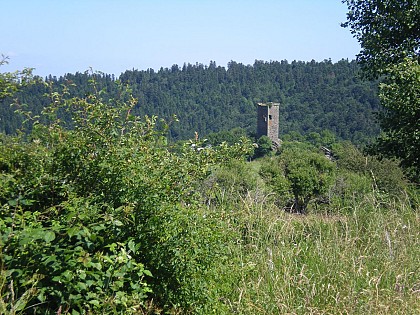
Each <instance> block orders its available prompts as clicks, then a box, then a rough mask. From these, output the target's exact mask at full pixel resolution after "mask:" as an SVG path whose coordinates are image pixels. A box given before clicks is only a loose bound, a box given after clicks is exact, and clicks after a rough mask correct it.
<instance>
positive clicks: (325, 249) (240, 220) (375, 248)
mask: <svg viewBox="0 0 420 315" xmlns="http://www.w3.org/2000/svg"><path fill="white" fill-rule="evenodd" d="M253 200H254V199H252V198H248V199H247V200H243V203H242V206H241V208H238V209H237V211H236V213H235V214H234V216H235V217H236V221H235V225H236V228H238V229H241V233H242V240H241V242H239V243H238V244H233V245H232V246H235V249H232V252H233V253H234V255H235V258H234V259H233V260H234V261H236V262H237V264H238V268H235V273H239V276H238V275H237V274H235V275H234V276H232V280H233V279H236V278H237V277H238V278H239V283H238V284H237V288H236V289H235V290H233V291H232V292H231V295H230V296H228V297H226V300H228V301H229V304H230V305H231V309H230V311H231V313H236V314H416V313H418V312H419V310H420V213H419V211H418V210H419V209H418V208H417V209H413V208H412V206H410V204H409V203H408V200H407V199H405V198H403V199H402V200H399V201H395V200H394V201H392V200H384V198H382V197H381V196H378V195H377V194H375V193H372V194H369V195H367V196H365V198H364V199H363V200H362V201H360V202H358V203H356V204H355V205H353V207H352V208H351V209H346V210H345V211H343V212H344V213H345V214H342V215H341V214H336V215H322V214H312V215H307V216H302V215H293V214H289V213H286V212H284V211H282V210H280V209H278V208H276V207H275V206H274V205H273V204H270V203H264V202H254V201H253Z"/></svg>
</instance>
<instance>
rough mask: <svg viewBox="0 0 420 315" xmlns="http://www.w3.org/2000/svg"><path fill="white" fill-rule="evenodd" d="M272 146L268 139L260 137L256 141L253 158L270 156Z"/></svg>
mask: <svg viewBox="0 0 420 315" xmlns="http://www.w3.org/2000/svg"><path fill="white" fill-rule="evenodd" d="M272 146H273V144H272V141H271V139H270V138H269V137H267V136H261V137H260V138H259V139H258V140H257V146H256V148H255V152H254V158H259V157H263V156H266V155H269V154H271V153H272V152H273V149H272Z"/></svg>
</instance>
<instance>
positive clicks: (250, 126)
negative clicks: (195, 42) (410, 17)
mask: <svg viewBox="0 0 420 315" xmlns="http://www.w3.org/2000/svg"><path fill="white" fill-rule="evenodd" d="M92 76H95V81H96V84H97V88H98V89H104V90H105V91H106V92H107V93H108V97H109V98H114V97H116V94H117V93H118V92H117V91H118V88H117V85H118V84H124V85H129V87H130V88H131V89H132V94H133V95H134V97H136V98H138V103H137V105H136V107H135V109H134V113H135V114H137V115H141V116H143V115H157V116H159V117H161V118H165V119H168V120H170V119H171V117H172V116H173V115H176V116H177V117H178V118H179V121H180V123H174V124H171V126H170V129H169V137H170V138H171V139H172V140H179V139H188V138H192V137H193V136H194V132H196V131H197V132H198V133H199V134H200V135H202V136H205V135H208V134H210V133H215V132H220V131H223V130H230V129H233V128H237V127H240V128H243V129H245V130H246V132H247V133H248V135H252V134H253V133H255V129H256V103H257V102H264V101H275V102H280V104H281V107H280V111H281V115H280V120H281V121H280V126H281V127H280V129H281V130H280V135H284V134H289V133H291V132H292V133H293V132H297V133H299V134H302V135H305V134H308V133H310V132H318V133H320V132H321V131H323V130H330V131H332V132H333V133H334V134H335V135H336V137H337V138H338V139H343V140H351V141H353V142H355V143H361V142H366V141H368V139H370V138H372V137H374V136H376V135H377V134H378V131H379V127H378V125H377V124H376V122H375V118H374V112H376V111H378V110H379V101H378V98H377V96H376V84H375V83H374V82H367V81H363V80H362V79H361V78H359V66H358V65H357V63H356V62H355V61H348V60H341V61H338V62H336V63H333V62H331V61H329V60H325V61H323V62H316V61H311V62H301V61H293V62H291V63H289V62H288V61H286V60H284V61H270V62H264V61H255V63H254V64H253V65H244V64H241V63H237V62H234V61H232V62H230V63H229V64H228V66H227V68H226V67H222V66H217V65H216V63H215V62H210V64H209V65H203V64H195V65H192V64H184V65H183V66H182V67H180V66H178V65H173V66H172V67H171V68H161V69H160V70H158V71H154V70H153V69H148V70H134V69H133V70H128V71H125V72H124V73H122V74H121V75H120V76H119V78H116V77H114V76H113V75H109V74H98V73H95V74H92V73H88V72H86V73H76V74H66V75H64V76H62V77H59V78H57V77H52V76H49V77H47V78H45V80H41V81H44V82H39V83H35V84H32V85H30V86H27V87H26V88H24V89H22V90H21V91H20V92H19V94H18V95H17V99H18V100H19V103H20V104H26V105H27V107H28V108H27V109H29V110H31V111H32V112H33V113H37V112H39V111H40V110H41V108H42V107H43V106H45V105H47V104H48V103H49V102H50V100H49V99H48V98H47V97H46V96H45V94H46V93H47V92H48V88H47V87H46V85H45V82H47V83H49V84H50V88H52V89H59V90H60V92H62V91H63V86H68V92H69V96H84V95H86V94H87V93H89V92H91V91H92V90H91V89H92V87H91V86H90V85H89V82H90V81H91V79H92ZM71 84H74V86H71ZM12 101H13V100H12V99H5V100H3V101H2V102H1V108H0V117H2V119H1V120H0V132H5V133H6V134H11V133H14V132H15V131H16V129H17V128H19V127H20V125H21V122H22V117H19V116H17V115H16V114H14V109H13V107H12V108H11V107H10V106H9V104H10V103H12Z"/></svg>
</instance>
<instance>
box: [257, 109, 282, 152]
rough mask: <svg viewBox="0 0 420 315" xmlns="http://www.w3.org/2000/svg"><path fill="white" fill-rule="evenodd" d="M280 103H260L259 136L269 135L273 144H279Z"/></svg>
mask: <svg viewBox="0 0 420 315" xmlns="http://www.w3.org/2000/svg"><path fill="white" fill-rule="evenodd" d="M279 106H280V103H273V102H269V103H258V118H257V138H260V137H261V136H268V137H269V138H270V139H271V141H272V142H273V144H275V145H278V144H279V142H280V141H279Z"/></svg>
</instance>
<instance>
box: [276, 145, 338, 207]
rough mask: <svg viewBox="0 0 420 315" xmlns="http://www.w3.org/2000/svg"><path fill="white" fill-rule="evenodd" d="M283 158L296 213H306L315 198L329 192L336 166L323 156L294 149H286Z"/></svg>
mask: <svg viewBox="0 0 420 315" xmlns="http://www.w3.org/2000/svg"><path fill="white" fill-rule="evenodd" d="M281 156H282V158H283V159H284V163H285V176H286V178H287V179H288V181H289V182H290V186H291V190H292V193H293V196H294V199H295V203H294V207H295V209H294V211H296V212H299V213H305V212H306V209H307V206H308V204H309V202H310V201H311V200H312V199H313V198H314V197H321V196H322V195H324V194H325V193H327V192H328V190H329V187H330V185H331V184H332V181H333V178H334V177H333V176H334V169H335V166H334V164H333V163H332V162H331V161H330V160H328V158H327V157H325V156H324V155H322V154H319V153H315V152H311V151H307V150H302V149H298V148H293V147H290V148H287V149H285V150H284V151H283V152H282V155H281Z"/></svg>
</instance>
